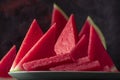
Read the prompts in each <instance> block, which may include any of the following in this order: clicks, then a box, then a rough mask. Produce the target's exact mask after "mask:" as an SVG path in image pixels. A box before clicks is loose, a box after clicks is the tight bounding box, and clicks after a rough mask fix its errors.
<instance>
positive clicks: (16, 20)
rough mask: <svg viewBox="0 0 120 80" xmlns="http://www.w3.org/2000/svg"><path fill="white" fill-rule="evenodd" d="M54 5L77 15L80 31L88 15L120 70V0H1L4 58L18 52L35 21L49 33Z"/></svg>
mask: <svg viewBox="0 0 120 80" xmlns="http://www.w3.org/2000/svg"><path fill="white" fill-rule="evenodd" d="M53 3H56V4H58V5H59V6H60V7H61V8H62V9H63V10H64V11H65V13H66V14H67V15H68V16H70V14H71V13H74V14H75V19H76V22H77V28H78V30H80V29H81V27H82V25H83V23H84V21H85V19H86V18H87V16H88V15H89V16H91V17H92V19H93V20H94V22H95V23H96V24H97V25H98V26H99V28H100V29H101V31H102V32H103V34H104V36H105V39H106V42H107V51H108V53H109V54H110V56H111V57H112V59H113V61H114V62H115V64H116V66H117V67H118V69H120V0H11V1H10V0H0V58H2V57H3V56H4V54H5V53H6V52H7V51H8V50H9V49H10V47H11V46H12V45H13V44H15V45H16V46H17V49H19V46H20V44H21V42H22V40H23V38H24V36H25V33H26V32H27V30H28V28H29V26H30V24H31V22H32V20H33V19H34V18H36V19H37V21H38V23H39V24H40V26H41V28H42V30H43V31H44V32H45V31H46V30H47V29H48V28H49V27H50V26H49V25H50V21H51V13H52V7H53Z"/></svg>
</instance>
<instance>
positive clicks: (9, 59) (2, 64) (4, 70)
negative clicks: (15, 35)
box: [0, 45, 16, 78]
mask: <svg viewBox="0 0 120 80" xmlns="http://www.w3.org/2000/svg"><path fill="white" fill-rule="evenodd" d="M15 57H16V46H15V45H13V46H12V48H11V49H10V50H9V51H8V52H7V53H6V55H5V56H4V57H3V58H2V59H1V61H0V77H4V78H10V76H9V74H8V72H9V70H10V68H11V66H12V63H13V61H14V59H15Z"/></svg>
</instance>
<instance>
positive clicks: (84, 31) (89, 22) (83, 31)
mask: <svg viewBox="0 0 120 80" xmlns="http://www.w3.org/2000/svg"><path fill="white" fill-rule="evenodd" d="M91 25H92V26H93V27H94V28H95V30H96V32H97V34H98V35H99V37H100V40H101V42H102V44H103V46H104V48H105V49H106V42H105V38H104V36H103V34H102V32H101V30H100V29H99V27H98V26H97V25H96V24H95V23H94V22H93V20H92V19H91V17H90V16H88V17H87V19H86V21H85V23H84V25H83V27H82V29H81V31H80V32H79V35H78V36H79V39H80V38H81V36H82V35H83V34H86V36H88V37H89V33H90V26H91Z"/></svg>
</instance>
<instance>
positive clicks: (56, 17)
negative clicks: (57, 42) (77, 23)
mask: <svg viewBox="0 0 120 80" xmlns="http://www.w3.org/2000/svg"><path fill="white" fill-rule="evenodd" d="M67 20H68V17H67V15H66V14H65V13H64V11H63V10H62V9H61V8H60V7H58V6H57V5H56V4H54V6H53V12H52V19H51V24H54V23H56V26H57V29H58V30H57V31H58V32H57V33H56V35H57V36H59V35H60V33H61V31H62V30H63V28H64V27H65V25H66V23H67Z"/></svg>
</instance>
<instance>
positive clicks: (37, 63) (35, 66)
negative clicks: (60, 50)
mask: <svg viewBox="0 0 120 80" xmlns="http://www.w3.org/2000/svg"><path fill="white" fill-rule="evenodd" d="M70 62H73V61H72V59H71V57H70V55H69V54H61V55H56V56H53V57H50V58H43V59H38V60H34V61H30V62H27V63H24V64H23V67H24V69H25V70H27V71H40V70H49V68H50V67H55V66H57V65H61V64H65V63H70Z"/></svg>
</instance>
